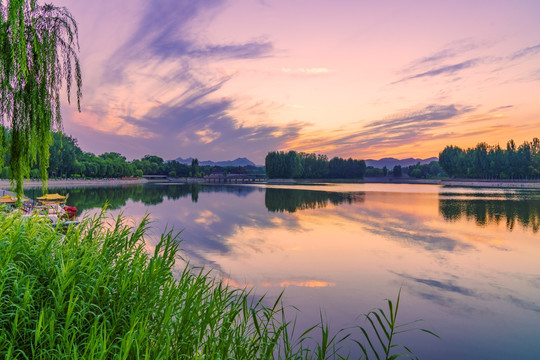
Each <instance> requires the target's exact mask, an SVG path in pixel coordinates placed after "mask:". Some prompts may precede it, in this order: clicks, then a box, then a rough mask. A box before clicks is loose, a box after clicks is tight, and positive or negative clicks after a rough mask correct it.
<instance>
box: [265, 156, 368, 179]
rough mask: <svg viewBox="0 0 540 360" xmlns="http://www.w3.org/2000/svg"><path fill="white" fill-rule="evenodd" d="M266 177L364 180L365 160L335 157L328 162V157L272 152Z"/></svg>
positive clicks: (266, 162) (266, 161) (267, 162)
mask: <svg viewBox="0 0 540 360" xmlns="http://www.w3.org/2000/svg"><path fill="white" fill-rule="evenodd" d="M265 167H266V175H267V176H268V177H269V178H270V179H276V178H283V179H294V178H302V179H322V178H328V177H330V178H341V179H362V178H363V177H364V174H365V171H366V164H365V162H364V161H363V160H353V159H351V158H349V159H342V158H338V157H335V158H333V159H332V160H330V161H328V158H327V156H326V155H317V154H307V153H297V152H296V151H289V152H283V151H272V152H269V153H268V154H267V155H266V159H265Z"/></svg>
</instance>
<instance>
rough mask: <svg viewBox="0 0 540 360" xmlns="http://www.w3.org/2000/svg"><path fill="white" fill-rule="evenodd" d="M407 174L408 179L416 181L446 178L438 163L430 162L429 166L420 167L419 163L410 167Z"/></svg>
mask: <svg viewBox="0 0 540 360" xmlns="http://www.w3.org/2000/svg"><path fill="white" fill-rule="evenodd" d="M407 173H408V174H409V176H410V177H414V178H418V179H432V178H440V177H446V176H447V175H446V173H445V172H444V170H443V169H442V168H441V166H440V165H439V162H438V161H432V162H430V163H429V164H423V165H420V163H418V164H416V165H411V166H409V167H408V169H407Z"/></svg>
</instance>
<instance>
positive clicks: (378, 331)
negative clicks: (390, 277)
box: [354, 289, 439, 360]
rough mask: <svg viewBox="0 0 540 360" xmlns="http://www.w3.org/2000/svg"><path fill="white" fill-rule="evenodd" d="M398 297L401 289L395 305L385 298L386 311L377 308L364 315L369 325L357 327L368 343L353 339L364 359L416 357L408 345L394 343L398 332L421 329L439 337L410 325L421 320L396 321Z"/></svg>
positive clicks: (386, 359) (392, 359) (388, 359)
mask: <svg viewBox="0 0 540 360" xmlns="http://www.w3.org/2000/svg"><path fill="white" fill-rule="evenodd" d="M400 297H401V289H400V290H399V292H398V296H397V300H396V302H395V305H394V303H393V302H392V301H391V300H388V299H387V300H386V303H387V305H388V309H387V311H385V310H383V309H381V308H377V309H375V310H373V311H370V312H369V313H367V314H366V315H365V318H366V321H367V322H368V323H369V326H367V327H362V326H360V327H359V329H360V331H361V332H362V335H363V337H364V339H365V340H366V341H367V344H368V345H367V346H366V345H365V344H363V343H361V342H359V341H357V340H354V341H355V342H356V343H357V344H358V346H359V347H360V348H361V349H362V353H363V354H364V356H365V358H366V359H369V358H370V355H372V356H374V357H375V358H376V359H377V360H381V359H385V360H394V359H398V358H400V357H407V358H409V359H418V358H417V357H416V356H415V355H414V353H413V352H412V351H411V350H410V349H409V347H407V346H405V345H401V344H396V343H395V337H396V336H397V335H399V334H402V333H406V332H411V331H422V332H425V333H427V334H430V335H432V336H435V337H437V338H438V337H439V336H438V335H436V334H435V333H433V332H431V331H429V330H426V329H421V328H414V327H411V325H413V324H416V323H418V322H419V321H422V320H416V321H413V322H409V323H405V324H398V323H397V315H398V310H399V300H400Z"/></svg>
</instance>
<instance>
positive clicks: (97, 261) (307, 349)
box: [0, 212, 399, 360]
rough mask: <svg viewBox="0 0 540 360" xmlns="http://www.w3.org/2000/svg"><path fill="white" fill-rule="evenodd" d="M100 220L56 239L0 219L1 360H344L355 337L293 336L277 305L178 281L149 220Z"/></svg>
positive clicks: (167, 249) (199, 276)
mask: <svg viewBox="0 0 540 360" xmlns="http://www.w3.org/2000/svg"><path fill="white" fill-rule="evenodd" d="M105 221H106V216H105V214H104V212H102V213H101V214H99V215H97V216H95V217H93V218H86V219H84V220H83V221H82V222H81V224H80V225H79V226H78V227H70V228H69V229H68V230H67V231H66V232H65V233H61V232H59V231H57V229H54V228H52V227H51V226H50V224H48V223H47V221H46V220H45V219H42V218H39V217H37V216H34V217H23V216H20V215H17V214H15V213H13V214H0V358H2V359H123V360H125V359H152V360H155V359H201V360H202V359H272V358H273V359H345V358H348V356H347V355H343V354H342V352H343V351H344V350H346V349H347V347H346V346H345V342H346V341H349V340H350V338H349V337H350V334H349V333H347V332H346V331H345V330H341V331H339V332H338V333H336V334H335V335H332V334H331V333H330V330H329V328H328V324H327V323H326V322H325V321H324V320H323V317H322V316H321V321H320V323H319V324H317V325H315V326H313V327H312V328H310V329H308V330H306V331H305V332H303V333H301V334H296V331H297V328H296V322H295V321H288V320H287V314H286V310H285V308H284V307H283V305H282V301H281V296H279V297H278V298H277V299H276V300H275V301H274V302H273V305H272V306H265V305H264V303H266V301H267V299H264V298H257V297H255V296H252V294H250V292H249V291H247V290H242V289H232V288H229V287H228V286H227V285H225V284H224V283H223V282H221V281H218V280H216V279H215V278H214V277H213V276H212V275H211V274H210V273H209V272H208V271H206V270H204V269H198V270H196V269H193V268H190V267H189V266H186V267H185V268H184V269H183V270H180V271H179V272H178V273H175V271H174V264H175V263H176V261H177V259H178V256H179V255H178V243H179V239H178V234H174V233H173V232H168V233H165V234H163V235H161V241H160V242H159V244H158V245H157V246H156V248H155V250H154V252H153V254H149V253H148V252H147V250H146V248H145V242H144V236H145V233H146V232H147V230H148V228H149V221H148V217H145V218H144V219H143V220H142V222H141V223H140V224H139V225H138V226H136V227H130V226H128V225H126V221H125V220H124V218H123V217H122V216H118V217H117V218H116V219H114V221H113V222H112V224H109V225H108V226H105V224H104V222H105ZM398 301H399V298H398ZM390 312H391V313H392V309H390ZM396 312H397V306H396ZM319 332H320V334H319V335H316V334H317V333H319ZM366 334H367V333H366ZM315 339H317V340H315ZM358 343H359V342H358Z"/></svg>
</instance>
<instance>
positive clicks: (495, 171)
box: [439, 138, 540, 179]
mask: <svg viewBox="0 0 540 360" xmlns="http://www.w3.org/2000/svg"><path fill="white" fill-rule="evenodd" d="M439 163H440V166H441V167H442V168H443V169H444V171H446V173H447V174H448V175H449V176H451V177H463V178H484V179H531V178H537V177H538V176H539V175H540V140H539V139H538V138H534V139H533V141H532V142H531V143H530V142H527V141H525V142H524V143H523V144H521V145H520V146H516V143H515V142H514V141H513V140H510V141H508V143H507V144H506V149H501V147H500V146H499V145H495V146H489V145H487V144H486V143H479V144H478V145H477V146H476V147H475V148H469V149H466V150H463V149H461V148H459V147H456V146H447V147H446V148H445V149H444V150H443V151H442V152H441V153H440V154H439Z"/></svg>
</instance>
